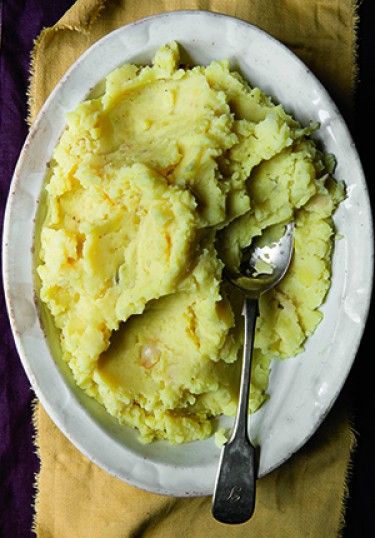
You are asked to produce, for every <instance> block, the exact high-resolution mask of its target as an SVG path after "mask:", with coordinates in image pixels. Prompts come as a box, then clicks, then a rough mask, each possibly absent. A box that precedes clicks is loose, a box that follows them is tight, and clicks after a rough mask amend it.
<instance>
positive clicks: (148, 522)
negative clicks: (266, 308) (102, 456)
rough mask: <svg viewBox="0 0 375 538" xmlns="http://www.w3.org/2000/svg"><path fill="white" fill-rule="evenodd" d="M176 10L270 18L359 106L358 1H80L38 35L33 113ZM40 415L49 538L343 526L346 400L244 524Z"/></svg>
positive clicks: (343, 101)
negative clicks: (102, 48) (97, 453)
mask: <svg viewBox="0 0 375 538" xmlns="http://www.w3.org/2000/svg"><path fill="white" fill-rule="evenodd" d="M175 9H205V10H211V11H216V12H221V13H226V14H229V15H234V16H236V17H239V18H241V19H244V20H247V21H249V22H251V23H253V24H256V25H257V26H259V27H260V28H263V29H264V30H266V31H268V32H269V33H270V34H272V35H273V36H275V37H276V38H278V39H280V40H281V41H282V42H284V43H285V44H286V45H287V46H289V47H290V48H291V49H292V50H294V52H296V54H298V56H300V57H301V58H302V59H303V60H304V61H305V62H306V64H307V65H308V66H309V67H310V68H311V69H312V70H313V71H314V72H315V73H316V74H317V75H318V77H319V78H320V80H321V81H322V82H323V84H324V85H325V86H326V87H327V89H328V90H329V91H330V92H331V94H332V96H333V97H334V98H335V100H336V102H337V103H338V104H339V105H340V106H341V108H342V109H343V110H344V112H347V113H348V112H350V102H351V97H352V92H353V88H354V83H355V76H356V64H355V52H356V39H355V27H356V22H357V17H356V10H355V2H353V0H310V1H309V2H307V1H305V0H279V1H274V0H252V1H249V0H180V1H179V0H154V1H152V0H137V1H134V0H133V1H130V0H111V1H110V0H107V1H105V0H78V1H77V2H76V3H75V4H74V5H73V7H72V8H71V9H70V10H69V11H68V12H67V13H66V14H65V15H64V16H63V17H62V19H61V20H60V21H58V22H57V24H56V25H55V26H53V27H52V28H47V29H45V30H43V32H42V33H41V35H40V36H39V38H38V39H37V41H36V44H35V48H34V51H33V57H32V77H31V83H30V90H29V103H30V121H32V120H33V118H35V115H36V114H37V112H38V110H39V109H40V107H41V106H42V104H43V103H44V101H45V100H46V98H47V97H48V95H49V93H50V92H51V91H52V89H53V87H54V86H55V84H56V83H57V81H58V80H59V79H60V77H61V76H62V75H63V74H64V72H65V71H66V69H67V68H68V67H69V66H70V65H71V64H72V63H73V62H74V61H75V60H76V59H77V58H78V56H79V55H80V54H81V53H82V52H83V51H84V50H86V49H87V48H88V47H89V46H90V45H91V44H92V43H94V42H95V41H96V40H98V39H99V38H101V37H102V36H103V35H105V34H107V33H108V32H110V31H112V30H114V29H115V28H118V27H119V26H122V25H123V24H126V23H128V22H131V21H134V20H136V19H139V18H142V17H145V16H148V15H152V14H155V13H161V12H163V11H172V10H175ZM296 360H298V359H296ZM34 419H35V427H36V437H35V444H36V447H37V451H38V454H39V457H40V460H41V469H40V472H39V474H38V476H37V484H36V488H37V495H36V499H35V507H36V514H35V520H34V530H35V532H36V534H37V536H38V537H42V538H66V537H68V536H69V538H86V537H87V538H95V537H100V538H126V537H129V538H130V537H132V538H135V537H147V538H148V537H158V538H169V537H170V538H175V537H180V536H181V537H184V538H185V537H186V538H189V537H194V538H200V537H204V538H211V537H212V538H213V537H215V538H216V537H217V538H220V537H228V538H230V537H242V536H243V537H247V536H255V537H259V538H263V537H267V538H268V537H270V538H274V537H275V538H283V537H288V538H290V537H292V538H294V537H297V538H298V537H303V538H307V537H309V538H315V537H319V538H324V537H327V538H328V537H329V538H332V537H334V536H337V535H338V534H339V532H340V528H341V526H342V521H343V511H344V503H345V496H346V478H347V472H348V467H349V464H350V453H351V450H352V448H353V446H354V444H355V439H354V435H353V433H352V431H351V429H350V424H349V419H348V413H347V411H346V406H345V405H344V404H343V402H342V401H341V402H340V403H339V404H337V405H336V406H335V408H334V409H333V410H332V411H331V413H330V414H329V416H328V418H327V419H326V421H325V422H324V424H323V426H322V427H321V428H320V429H319V430H318V432H317V433H316V434H315V435H314V437H313V438H312V440H311V441H309V442H308V443H307V445H306V446H305V447H304V448H303V449H302V450H300V451H299V452H298V453H297V454H296V455H294V456H293V457H292V458H291V459H290V460H289V461H288V462H287V463H285V464H284V465H282V466H281V467H280V468H279V469H277V470H275V471H274V472H273V473H271V474H270V475H268V476H266V477H265V478H262V479H261V480H259V481H258V490H257V504H256V512H255V515H254V517H253V518H252V519H251V520H250V521H249V522H248V523H245V524H243V525H239V526H227V525H223V524H220V523H218V522H216V521H215V520H214V519H213V518H212V516H211V514H210V502H211V500H210V498H207V497H198V498H192V499H176V498H173V497H163V496H160V495H154V494H151V493H147V492H144V491H142V490H139V489H136V488H134V487H131V486H129V485H127V484H125V483H123V482H121V481H119V480H118V479H116V478H114V477H112V476H110V475H109V474H108V473H106V472H104V471H102V470H101V469H99V468H98V467H97V466H96V465H94V464H93V463H91V462H90V461H88V460H87V458H85V457H84V456H82V455H81V454H80V453H79V452H78V450H77V449H76V448H75V447H74V446H73V445H72V444H71V443H70V442H69V441H68V440H67V439H66V438H65V437H64V436H63V434H62V433H60V431H59V430H58V429H57V428H56V427H55V426H54V424H53V423H52V421H51V420H50V419H49V417H48V416H47V414H46V413H45V411H44V410H43V408H42V407H41V405H40V404H39V403H37V404H36V406H35V410H34ZM306 420H309V417H306Z"/></svg>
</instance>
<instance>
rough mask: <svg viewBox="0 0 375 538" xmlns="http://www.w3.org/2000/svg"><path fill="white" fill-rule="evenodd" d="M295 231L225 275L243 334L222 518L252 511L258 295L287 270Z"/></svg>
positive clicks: (216, 509)
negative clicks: (239, 298) (235, 295)
mask: <svg viewBox="0 0 375 538" xmlns="http://www.w3.org/2000/svg"><path fill="white" fill-rule="evenodd" d="M293 230H294V224H293V223H290V224H287V225H286V226H285V233H284V235H283V236H282V237H281V238H280V239H278V240H277V241H275V242H273V243H272V244H271V245H268V246H258V247H255V248H254V247H253V248H252V247H251V246H250V247H249V249H247V251H245V252H244V256H243V258H242V263H241V266H240V272H238V273H235V274H233V273H231V274H228V275H227V276H228V279H229V280H230V282H232V284H234V285H235V286H237V287H238V288H240V289H241V290H242V291H243V292H244V294H245V300H244V306H243V311H242V315H243V316H244V317H245V337H244V349H243V359H242V372H241V386H240V395H239V403H238V408H237V415H236V419H235V423H234V428H233V432H232V435H231V437H230V439H229V441H228V442H227V443H226V444H225V445H224V446H223V448H222V452H221V456H220V463H219V469H218V473H217V477H216V484H215V490H214V495H213V500H212V514H213V516H214V518H215V519H217V520H218V521H221V522H222V523H244V522H245V521H247V520H248V519H250V517H251V516H252V514H253V512H254V506H255V480H256V474H257V469H256V455H255V448H254V447H253V445H252V444H251V442H250V439H249V435H248V427H247V424H248V413H249V394H250V373H251V357H252V353H253V344H254V331H255V324H256V318H257V315H258V300H259V297H260V295H261V294H262V293H264V292H265V291H268V290H270V289H271V288H273V287H275V286H276V284H278V283H279V282H280V280H281V279H282V278H283V277H284V275H285V273H286V272H287V270H288V267H289V264H290V261H291V259H292V253H293ZM262 270H263V273H262Z"/></svg>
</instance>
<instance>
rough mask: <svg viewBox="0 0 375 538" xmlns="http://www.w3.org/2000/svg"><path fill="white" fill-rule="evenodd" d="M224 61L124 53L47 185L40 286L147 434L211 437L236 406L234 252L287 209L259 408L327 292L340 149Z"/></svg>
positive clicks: (107, 391) (87, 385) (114, 404)
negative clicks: (226, 272)
mask: <svg viewBox="0 0 375 538" xmlns="http://www.w3.org/2000/svg"><path fill="white" fill-rule="evenodd" d="M314 128H316V126H315V127H314V126H312V127H309V128H305V129H304V128H302V127H301V125H300V124H299V123H298V122H297V121H295V120H294V119H293V118H292V117H291V116H290V115H288V114H287V113H286V112H285V111H284V109H283V108H282V106H281V105H278V106H276V105H274V104H273V102H272V101H271V99H270V98H269V97H267V96H266V95H265V94H264V93H263V92H262V91H261V90H260V89H259V88H252V87H250V86H249V84H248V83H247V82H246V81H245V80H244V79H243V78H242V77H241V75H239V74H238V73H237V72H233V71H230V69H229V66H228V63H227V62H226V61H221V62H213V63H212V64H211V65H209V66H208V67H200V66H198V67H194V68H192V69H182V68H180V67H179V49H178V46H177V44H176V43H170V44H169V45H166V46H164V47H162V48H161V49H160V50H159V51H158V52H157V54H156V56H155V59H154V62H153V65H152V66H147V67H138V66H136V65H124V66H122V67H120V68H118V69H116V70H115V71H113V72H112V73H110V74H109V75H108V76H107V78H106V79H105V88H104V89H103V92H102V93H101V94H100V95H99V96H98V97H92V98H90V99H88V100H86V101H84V102H83V103H81V104H79V105H78V106H77V108H76V109H75V110H74V111H72V112H71V113H69V114H68V117H67V127H66V129H65V131H64V133H63V135H62V137H61V139H60V142H59V144H58V145H57V147H56V148H55V151H54V154H53V159H52V162H51V170H50V174H49V177H48V181H47V184H46V191H47V202H46V203H47V211H46V217H45V220H44V222H43V225H42V228H41V232H40V251H39V254H38V256H39V259H38V267H37V273H38V275H39V279H40V298H41V300H42V301H43V302H44V303H45V304H46V305H47V306H48V309H49V310H50V312H51V315H52V316H53V319H54V323H55V325H56V327H57V329H58V330H59V334H60V340H61V348H62V351H63V358H64V360H65V361H67V363H68V364H69V366H70V368H71V370H72V372H73V375H74V378H75V381H76V383H77V384H78V385H79V386H80V387H82V389H83V390H85V391H86V393H87V394H89V395H90V396H92V397H93V398H95V399H96V400H97V401H98V402H100V403H101V404H102V405H104V406H105V408H106V409H107V411H108V412H109V413H110V414H111V415H113V416H114V417H116V418H117V419H118V420H119V421H120V423H123V424H127V425H130V426H132V427H135V428H137V429H138V430H139V432H140V438H141V440H143V441H145V442H148V441H152V440H155V439H166V440H167V441H169V442H171V443H182V442H186V441H192V440H194V439H201V438H205V437H207V436H209V435H211V433H212V430H213V418H214V417H216V416H218V415H220V414H223V413H224V414H226V415H233V414H234V413H235V410H236V405H237V396H238V383H239V375H240V362H241V361H240V357H241V351H242V344H243V327H242V324H243V323H242V319H241V316H240V310H241V303H242V297H241V294H240V293H239V292H238V291H236V290H235V289H233V288H232V287H231V286H230V285H229V284H227V283H226V282H225V281H224V280H223V276H222V271H223V267H224V265H227V266H228V267H230V268H231V269H234V268H236V267H238V265H239V263H240V258H241V250H242V249H243V248H244V247H246V246H248V245H249V244H250V243H251V241H252V239H253V238H255V237H259V236H261V235H262V234H264V233H265V232H266V231H267V230H270V229H272V227H273V226H275V225H278V224H280V223H281V224H282V223H286V222H288V221H290V220H292V219H294V220H295V223H296V229H295V252H294V258H293V262H292V265H291V268H290V270H289V272H288V274H287V276H286V278H285V279H284V280H283V281H282V283H281V284H280V285H279V286H278V287H277V288H276V289H274V290H272V291H270V292H269V293H267V294H264V295H263V296H262V298H261V301H260V318H259V320H258V324H257V329H256V337H255V356H254V366H253V373H252V380H251V397H250V408H251V410H252V411H255V410H256V409H257V408H259V406H260V405H261V404H262V403H263V402H264V400H265V399H266V394H267V384H268V376H269V365H270V361H271V359H272V358H274V357H279V358H286V357H291V356H293V355H296V354H297V353H299V352H300V351H301V350H302V349H303V345H304V342H305V340H306V338H307V337H308V335H310V334H311V333H312V332H313V331H314V329H315V327H316V326H317V324H318V323H319V321H320V320H321V318H322V314H321V313H320V311H319V306H320V305H321V304H322V302H323V301H324V298H325V296H326V293H327V290H328V288H329V286H330V263H331V261H330V256H331V248H332V241H333V234H334V228H333V224H332V220H331V215H332V213H333V212H334V210H335V208H336V206H337V205H338V203H339V202H340V201H341V200H342V198H343V195H344V191H343V186H342V184H341V183H338V182H336V181H334V180H333V179H332V177H331V175H330V174H331V172H332V163H331V159H329V158H327V156H325V155H323V154H322V153H321V152H320V151H319V150H318V149H317V147H316V145H315V143H314V142H313V141H312V140H311V139H310V138H309V135H310V134H311V132H312V131H313V130H314Z"/></svg>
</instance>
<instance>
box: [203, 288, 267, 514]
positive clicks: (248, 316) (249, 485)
mask: <svg viewBox="0 0 375 538" xmlns="http://www.w3.org/2000/svg"><path fill="white" fill-rule="evenodd" d="M242 314H243V316H244V318H245V338H244V349H243V359H242V372H241V386H240V395H239V403H238V408H237V415H236V420H235V423H234V428H233V433H232V435H231V438H230V439H229V441H228V442H227V443H226V444H225V445H224V446H223V449H222V452H221V457H220V463H219V470H218V474H217V477H216V484H215V491H214V496H213V501H212V515H213V516H214V518H215V519H217V520H218V521H221V522H222V523H244V522H245V521H247V520H248V519H250V517H251V516H252V514H253V512H254V506H255V480H256V465H255V449H254V447H253V446H252V444H251V443H250V440H249V436H248V431H247V422H248V413H249V395H250V374H251V358H252V354H253V346H254V331H255V324H256V318H257V315H258V301H257V300H256V299H250V298H248V297H246V299H245V302H244V307H243V311H242Z"/></svg>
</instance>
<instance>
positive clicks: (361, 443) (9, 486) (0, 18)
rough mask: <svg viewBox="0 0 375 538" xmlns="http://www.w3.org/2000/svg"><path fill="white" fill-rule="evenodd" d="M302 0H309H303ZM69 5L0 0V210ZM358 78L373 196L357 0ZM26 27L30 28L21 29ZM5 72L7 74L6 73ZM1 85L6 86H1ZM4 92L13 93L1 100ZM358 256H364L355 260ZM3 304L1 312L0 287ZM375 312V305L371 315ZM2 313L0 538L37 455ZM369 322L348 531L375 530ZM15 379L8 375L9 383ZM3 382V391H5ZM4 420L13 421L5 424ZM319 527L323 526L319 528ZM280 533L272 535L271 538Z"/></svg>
mask: <svg viewBox="0 0 375 538" xmlns="http://www.w3.org/2000/svg"><path fill="white" fill-rule="evenodd" d="M301 1H306V0H301ZM72 4H73V2H72V0H18V1H17V0H13V1H12V0H4V2H3V3H1V0H0V10H1V11H0V24H1V26H0V28H1V30H2V34H0V35H1V37H0V39H1V49H0V83H1V84H2V87H0V112H1V117H0V140H1V145H0V174H1V192H0V210H1V215H0V217H1V226H2V214H3V211H4V205H5V201H6V196H7V190H8V187H9V183H10V179H11V176H12V173H13V169H14V166H15V163H16V160H17V158H18V154H19V152H20V149H21V146H22V143H23V141H24V139H25V137H26V135H27V126H26V123H25V118H26V116H27V106H26V88H27V83H28V69H29V59H30V51H31V49H32V45H33V39H35V37H36V36H37V35H38V34H39V33H40V31H41V29H42V28H43V27H45V26H51V25H53V24H54V23H55V22H56V21H57V20H58V19H59V18H60V17H61V16H62V15H63V13H64V12H65V11H66V10H67V9H68V8H69V7H70V6H71V5H72ZM359 15H360V22H359V28H358V38H359V50H358V53H359V57H358V60H359V81H358V86H357V91H356V95H355V109H354V114H353V115H352V116H351V117H348V116H347V117H346V120H347V122H348V124H349V128H350V130H351V132H352V135H353V138H354V140H355V142H356V144H357V148H358V151H359V154H360V157H361V160H362V163H363V166H364V170H365V175H366V177H367V181H368V186H369V190H370V196H371V201H372V202H373V199H374V185H373V178H372V175H373V174H372V169H373V160H374V157H375V147H374V136H375V135H374V134H373V133H374V132H375V130H374V126H375V107H374V97H375V30H374V29H375V5H374V2H373V0H363V1H362V2H361V3H360V5H359ZM25 28H27V31H26V32H25ZM4 74H6V77H5V76H4ZM5 86H6V87H5ZM4 95H7V96H11V99H7V102H6V103H4V99H3V98H4ZM358 263H361V260H358ZM0 301H1V304H0V311H2V312H5V306H4V302H3V301H4V298H3V291H2V288H1V289H0ZM372 318H373V307H372V309H371V312H370V319H372ZM5 323H7V321H6V320H2V322H1V325H0V338H1V351H2V353H4V354H5V355H6V356H7V357H9V359H10V360H9V362H8V363H7V366H6V369H4V368H2V369H1V367H0V383H1V391H0V417H1V415H2V416H3V417H4V415H6V416H9V421H8V425H7V423H6V422H5V426H4V428H3V431H0V538H8V537H9V538H27V537H28V536H30V535H31V531H30V528H31V521H32V514H33V508H32V505H31V503H32V498H33V495H34V492H33V482H34V473H35V472H37V470H38V461H37V458H36V456H35V454H34V447H33V445H32V433H33V432H32V426H31V400H32V398H33V394H32V392H31V390H27V387H28V386H29V383H28V380H27V379H26V376H25V374H24V372H23V370H22V366H21V363H20V361H19V360H15V358H16V357H17V354H16V351H15V349H14V344H13V339H12V338H11V336H10V334H9V330H8V327H7V326H5V325H4V324H5ZM369 350H371V347H370V327H369V323H368V324H367V329H366V331H365V334H364V337H363V339H362V343H361V346H360V349H359V352H358V354H357V358H356V361H355V363H354V366H353V368H352V371H351V373H350V375H349V378H348V380H347V382H346V385H345V389H344V392H345V393H346V395H349V398H350V399H351V402H352V407H353V409H354V413H355V417H354V428H355V430H356V432H357V439H358V447H357V450H356V452H355V455H354V458H353V468H352V471H351V476H350V480H349V496H348V501H347V510H346V526H345V529H344V537H345V538H353V537H354V538H356V537H364V538H366V537H375V518H374V508H375V493H374V491H375V460H374V456H375V399H374V398H373V394H374V389H373V387H374V378H373V377H372V376H371V373H370V372H371V366H370V364H371V361H372V360H373V359H371V355H372V351H369ZM11 380H12V382H10V381H11ZM3 387H5V390H3ZM9 424H13V427H12V428H10V427H9ZM323 534H324V533H323ZM275 538H277V537H275Z"/></svg>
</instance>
